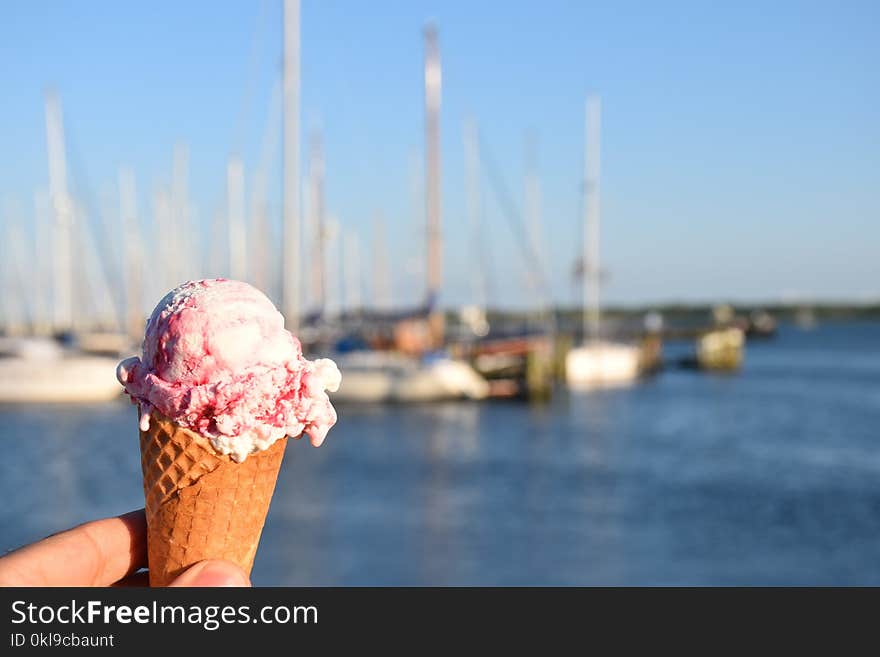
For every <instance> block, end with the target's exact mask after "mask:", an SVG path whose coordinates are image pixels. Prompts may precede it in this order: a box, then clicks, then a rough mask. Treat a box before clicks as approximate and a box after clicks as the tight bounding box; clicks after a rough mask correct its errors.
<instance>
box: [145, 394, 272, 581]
mask: <svg viewBox="0 0 880 657" xmlns="http://www.w3.org/2000/svg"><path fill="white" fill-rule="evenodd" d="M140 442H141V466H142V468H143V474H144V500H145V503H146V504H145V506H146V514H147V551H148V558H149V566H150V585H151V586H165V585H167V584H168V583H169V582H170V581H171V580H173V579H174V578H175V577H177V576H178V575H179V574H180V573H181V572H183V571H184V570H185V569H186V568H188V567H189V566H191V565H192V564H194V563H196V562H198V561H202V560H203V559H227V560H229V561H232V562H235V563H237V564H238V565H239V566H241V567H242V569H243V570H244V571H245V572H246V573H248V575H250V572H251V568H253V565H254V556H255V555H256V552H257V545H258V543H259V541H260V534H261V533H262V531H263V523H264V522H265V519H266V513H267V512H268V510H269V502H270V501H271V499H272V492H273V491H274V489H275V481H276V479H277V478H278V470H279V469H280V467H281V460H282V458H283V457H284V448H285V447H286V446H287V438H282V439H281V440H278V441H276V442H275V443H274V444H273V445H272V446H271V447H269V449H267V450H264V451H262V452H257V453H255V454H251V455H250V456H248V457H247V459H245V460H244V462H242V463H236V462H235V461H233V460H232V459H230V458H229V457H228V456H224V455H220V454H218V453H217V452H216V451H215V450H214V448H213V446H212V445H211V443H210V441H208V440H207V439H206V438H204V437H203V436H200V435H199V434H197V433H194V432H192V431H190V430H189V429H185V428H183V427H180V426H178V425H176V424H175V423H174V422H172V421H170V420H168V419H167V418H165V417H164V416H162V415H161V414H159V413H158V412H155V411H154V412H153V414H152V416H151V418H150V428H149V430H148V431H141V434H140Z"/></svg>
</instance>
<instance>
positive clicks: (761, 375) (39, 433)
mask: <svg viewBox="0 0 880 657" xmlns="http://www.w3.org/2000/svg"><path fill="white" fill-rule="evenodd" d="M878 346H880V324H869V323H852V324H829V325H825V326H820V327H819V328H818V329H816V330H815V331H811V332H801V331H798V330H797V329H795V328H789V327H783V328H782V330H781V333H780V335H779V337H778V338H777V339H776V340H774V341H770V342H765V343H760V342H758V343H750V344H749V345H748V351H747V354H746V364H745V368H744V370H743V372H742V373H740V374H739V375H736V376H726V377H725V376H706V375H702V374H697V373H694V372H686V371H667V372H664V373H662V374H661V375H660V376H658V377H657V378H655V379H654V380H652V381H649V382H647V383H644V384H642V385H639V386H637V387H634V388H630V389H626V390H616V391H605V392H601V393H595V394H591V395H586V396H568V395H567V394H562V395H559V396H558V397H557V399H556V400H555V401H554V402H553V403H552V404H550V405H545V406H528V405H520V404H514V403H485V404H476V403H461V404H442V405H428V406H419V407H403V406H399V407H378V408H356V407H344V408H341V409H340V419H339V424H338V425H337V427H336V428H334V429H333V431H332V432H331V434H330V437H329V439H328V441H327V442H326V443H325V445H324V446H323V447H322V448H320V449H313V448H311V447H310V446H309V445H308V444H307V443H306V442H305V441H298V442H295V443H291V444H290V446H289V447H288V450H287V455H286V457H285V462H284V466H283V468H282V471H281V474H280V477H279V482H278V487H277V489H276V493H275V497H274V498H273V503H272V508H271V510H270V512H269V517H268V519H267V523H266V529H265V531H264V534H263V541H262V543H261V547H260V551H259V553H258V555H257V561H256V565H255V567H254V573H253V580H254V582H255V584H258V585H367V584H374V585H410V584H427V585H453V584H460V585H468V584H487V585H493V584H494V585H513V584H524V585H531V584H561V585H568V584H608V585H619V584H624V585H625V584H649V585H653V584H819V585H822V584H839V585H845V584H873V585H878V584H880V560H878V559H877V555H878V554H880V348H878ZM673 349H674V347H673ZM135 424H136V420H135V411H134V409H133V408H132V407H130V406H128V405H127V404H125V403H124V402H122V401H120V402H119V403H113V404H106V405H100V406H89V407H83V406H78V407H58V406H56V407H48V408H47V407H40V408H36V407H34V408H29V407H17V408H13V407H0V427H2V429H0V446H2V448H3V454H4V458H3V459H2V461H0V499H2V500H3V503H2V505H0V547H3V548H8V547H14V546H16V545H19V544H22V543H24V542H28V541H31V540H35V539H37V538H40V537H42V536H44V535H46V534H48V533H50V532H53V531H56V530H58V529H61V528H64V527H68V526H70V525H72V524H74V523H78V522H81V521H84V520H88V519H91V518H96V517H99V516H104V515H115V514H118V513H121V512H124V511H127V510H129V509H132V508H136V507H139V506H142V504H143V501H142V492H141V488H140V486H141V481H140V471H139V468H140V466H139V455H138V448H137V436H136V428H135Z"/></svg>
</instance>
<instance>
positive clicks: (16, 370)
mask: <svg viewBox="0 0 880 657" xmlns="http://www.w3.org/2000/svg"><path fill="white" fill-rule="evenodd" d="M117 362H118V360H117V359H116V358H108V357H105V356H94V355H88V354H85V353H83V352H80V351H76V350H73V349H69V348H65V347H63V346H61V345H60V344H58V343H57V342H56V341H55V340H52V339H51V338H4V339H2V340H0V403H25V402H96V401H107V400H110V399H114V398H115V397H118V396H119V394H120V393H121V392H122V387H121V386H120V385H119V382H118V381H117V380H116V364H117Z"/></svg>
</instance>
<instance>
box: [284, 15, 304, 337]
mask: <svg viewBox="0 0 880 657" xmlns="http://www.w3.org/2000/svg"><path fill="white" fill-rule="evenodd" d="M299 54H300V53H299V0H284V79H283V93H284V155H283V157H284V182H283V184H284V229H283V250H282V258H281V262H282V265H281V267H282V274H281V295H282V304H281V307H282V310H283V311H284V316H285V317H286V319H287V327H288V329H290V330H291V331H296V330H297V328H298V327H299V312H300V309H299V305H300V277H299V261H300V257H299V234H300V217H299V185H300V180H299Z"/></svg>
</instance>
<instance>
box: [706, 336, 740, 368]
mask: <svg viewBox="0 0 880 657" xmlns="http://www.w3.org/2000/svg"><path fill="white" fill-rule="evenodd" d="M744 343H745V334H744V332H743V330H742V329H741V328H739V327H734V326H731V327H726V328H718V329H713V330H711V331H708V332H707V333H705V334H703V335H701V336H700V337H699V338H698V339H697V365H698V366H699V367H700V368H701V369H704V370H713V371H733V370H737V369H739V368H740V366H741V365H742V361H743V344H744Z"/></svg>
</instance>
